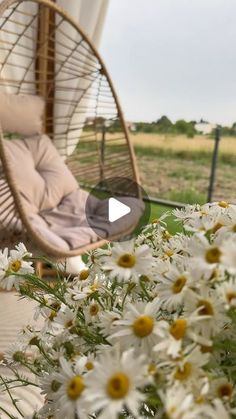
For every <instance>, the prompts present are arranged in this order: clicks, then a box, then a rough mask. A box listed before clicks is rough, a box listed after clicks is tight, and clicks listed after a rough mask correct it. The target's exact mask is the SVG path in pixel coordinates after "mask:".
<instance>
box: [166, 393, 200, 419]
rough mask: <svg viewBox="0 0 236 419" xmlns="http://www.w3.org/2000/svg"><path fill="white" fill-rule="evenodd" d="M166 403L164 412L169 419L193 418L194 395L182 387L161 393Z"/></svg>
mask: <svg viewBox="0 0 236 419" xmlns="http://www.w3.org/2000/svg"><path fill="white" fill-rule="evenodd" d="M160 396H161V399H162V401H163V403H164V410H165V412H166V414H167V417H168V418H169V419H187V418H191V417H192V416H191V410H192V407H193V404H194V401H193V399H194V398H193V395H192V394H191V393H190V392H189V391H187V389H186V388H184V387H182V386H181V385H174V386H173V387H171V388H168V389H167V391H166V393H165V394H164V393H163V391H160Z"/></svg>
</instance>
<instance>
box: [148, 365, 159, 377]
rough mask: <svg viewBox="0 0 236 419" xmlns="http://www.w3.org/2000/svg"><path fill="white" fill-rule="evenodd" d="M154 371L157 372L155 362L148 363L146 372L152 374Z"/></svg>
mask: <svg viewBox="0 0 236 419" xmlns="http://www.w3.org/2000/svg"><path fill="white" fill-rule="evenodd" d="M156 372H157V367H156V365H155V364H149V366H148V373H149V374H150V375H154V374H156Z"/></svg>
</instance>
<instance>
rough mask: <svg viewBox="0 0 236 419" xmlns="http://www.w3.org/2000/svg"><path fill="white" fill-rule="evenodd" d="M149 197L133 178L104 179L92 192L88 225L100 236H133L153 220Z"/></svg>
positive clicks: (117, 238) (118, 237) (87, 202)
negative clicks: (151, 218)
mask: <svg viewBox="0 0 236 419" xmlns="http://www.w3.org/2000/svg"><path fill="white" fill-rule="evenodd" d="M143 197H145V198H146V199H145V202H144V200H143V199H142V198H143ZM147 198H148V197H147V194H146V193H145V191H144V190H143V188H142V187H141V186H140V185H138V184H137V183H136V182H134V181H133V180H132V179H129V178H125V177H116V178H108V179H104V180H103V181H101V182H100V183H98V184H97V185H96V186H95V187H94V188H93V189H92V190H91V191H90V193H89V195H88V198H87V201H86V206H85V213H86V220H87V223H88V226H89V227H90V228H92V230H93V231H94V233H95V234H96V236H97V238H100V239H107V240H110V241H117V240H119V241H123V240H129V239H130V238H131V237H132V236H136V235H137V234H139V233H140V231H141V230H142V227H143V226H144V225H146V224H148V222H150V202H148V199H147ZM95 241H96V240H95Z"/></svg>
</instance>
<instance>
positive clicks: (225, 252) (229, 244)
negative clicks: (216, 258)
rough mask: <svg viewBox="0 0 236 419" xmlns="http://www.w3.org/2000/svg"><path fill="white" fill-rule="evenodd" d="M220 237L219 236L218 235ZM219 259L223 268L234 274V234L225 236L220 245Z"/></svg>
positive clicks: (235, 256) (235, 255)
mask: <svg viewBox="0 0 236 419" xmlns="http://www.w3.org/2000/svg"><path fill="white" fill-rule="evenodd" d="M220 237H221V236H220ZM220 261H221V263H222V265H223V266H224V268H225V269H226V270H227V271H228V272H229V273H230V274H232V275H235V274H236V236H235V234H232V235H231V236H230V237H229V236H228V237H225V240H224V241H223V243H222V246H221V258H220Z"/></svg>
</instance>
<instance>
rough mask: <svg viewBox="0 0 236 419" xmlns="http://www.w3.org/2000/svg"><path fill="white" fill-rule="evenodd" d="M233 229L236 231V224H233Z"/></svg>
mask: <svg viewBox="0 0 236 419" xmlns="http://www.w3.org/2000/svg"><path fill="white" fill-rule="evenodd" d="M232 230H233V232H234V233H236V224H234V225H233V227H232Z"/></svg>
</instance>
